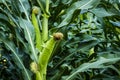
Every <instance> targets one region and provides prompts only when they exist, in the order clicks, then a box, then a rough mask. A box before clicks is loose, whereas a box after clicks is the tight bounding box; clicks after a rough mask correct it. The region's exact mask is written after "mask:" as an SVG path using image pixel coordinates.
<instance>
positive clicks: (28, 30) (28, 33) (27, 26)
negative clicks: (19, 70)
mask: <svg viewBox="0 0 120 80" xmlns="http://www.w3.org/2000/svg"><path fill="white" fill-rule="evenodd" d="M19 24H20V26H21V27H22V28H23V29H24V33H25V38H26V40H27V41H28V43H29V45H30V47H29V49H30V51H31V54H30V55H31V58H32V59H33V60H35V61H36V62H37V61H38V57H37V52H36V50H35V46H34V44H35V43H34V38H35V32H34V27H33V26H32V24H31V23H30V22H28V21H27V20H24V19H21V18H19Z"/></svg>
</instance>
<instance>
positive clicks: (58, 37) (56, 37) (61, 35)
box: [53, 32, 63, 40]
mask: <svg viewBox="0 0 120 80" xmlns="http://www.w3.org/2000/svg"><path fill="white" fill-rule="evenodd" d="M53 37H54V39H55V40H61V39H63V33H61V32H57V33H54V34H53Z"/></svg>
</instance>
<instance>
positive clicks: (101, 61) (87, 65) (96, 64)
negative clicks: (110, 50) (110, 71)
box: [65, 57, 120, 80]
mask: <svg viewBox="0 0 120 80" xmlns="http://www.w3.org/2000/svg"><path fill="white" fill-rule="evenodd" d="M119 60H120V58H112V59H106V58H103V57H100V59H99V60H97V61H95V62H92V63H84V64H82V65H80V66H79V67H78V68H77V69H76V71H75V72H73V73H71V75H70V76H69V77H67V78H66V79H65V80H71V79H72V78H73V77H74V76H75V75H77V74H78V73H79V72H84V71H86V70H88V69H91V68H101V67H103V66H104V65H103V64H105V63H115V62H117V61H119Z"/></svg>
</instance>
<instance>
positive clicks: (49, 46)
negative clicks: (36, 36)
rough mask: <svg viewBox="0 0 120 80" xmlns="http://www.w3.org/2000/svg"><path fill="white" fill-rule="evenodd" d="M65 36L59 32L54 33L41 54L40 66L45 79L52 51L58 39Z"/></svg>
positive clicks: (44, 79)
mask: <svg viewBox="0 0 120 80" xmlns="http://www.w3.org/2000/svg"><path fill="white" fill-rule="evenodd" d="M62 38H63V34H62V33H60V32H58V33H54V34H53V36H52V37H51V38H50V40H48V41H47V42H46V44H45V47H44V48H43V50H42V52H41V54H40V55H39V61H38V63H39V67H40V74H41V77H42V79H43V80H46V70H47V64H48V61H49V58H50V57H51V54H52V51H53V49H54V47H55V44H56V42H57V41H59V40H61V39H62Z"/></svg>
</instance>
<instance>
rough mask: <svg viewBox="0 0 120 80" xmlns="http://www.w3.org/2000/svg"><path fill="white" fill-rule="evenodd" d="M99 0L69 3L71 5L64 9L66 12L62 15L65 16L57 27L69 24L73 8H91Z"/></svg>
mask: <svg viewBox="0 0 120 80" xmlns="http://www.w3.org/2000/svg"><path fill="white" fill-rule="evenodd" d="M99 2H100V0H82V1H77V2H75V3H73V4H72V5H71V7H69V8H68V9H67V10H66V14H65V15H64V16H65V18H64V20H63V21H62V22H61V23H60V24H59V25H58V28H59V27H62V26H65V25H67V24H69V22H70V20H71V18H72V15H73V13H74V11H75V10H77V9H89V8H92V7H94V6H96V5H97V4H99Z"/></svg>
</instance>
